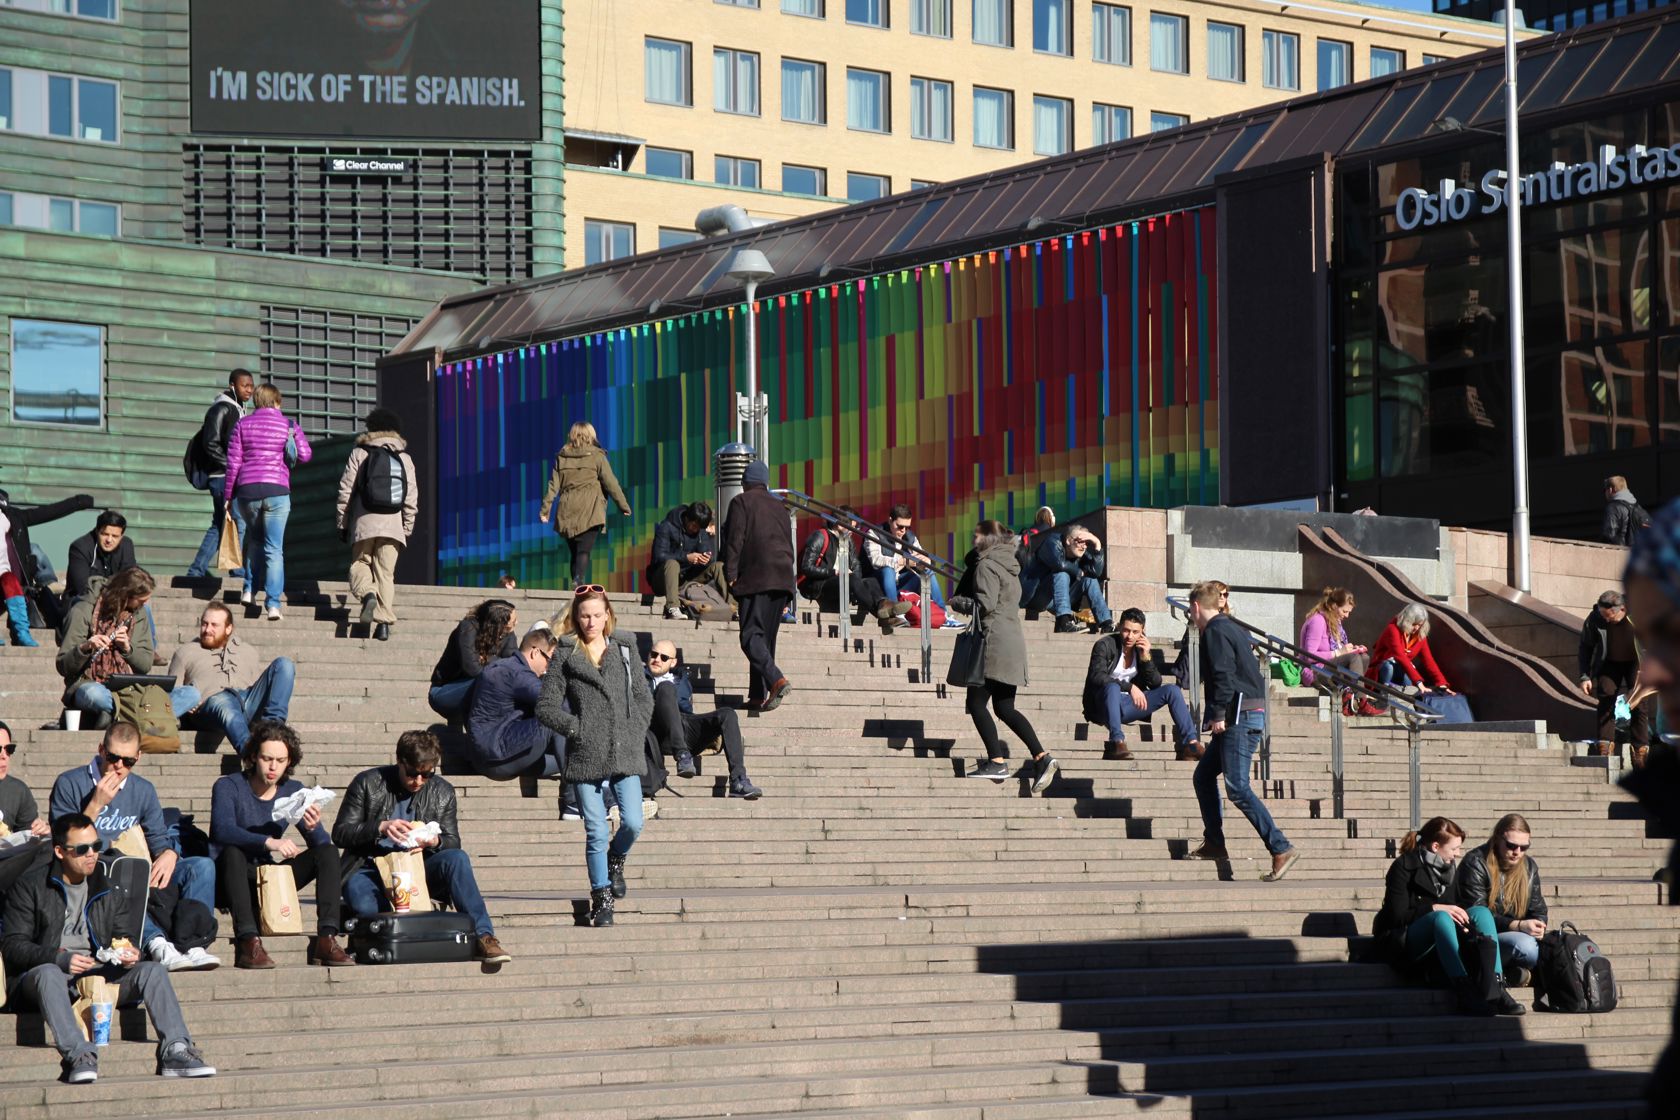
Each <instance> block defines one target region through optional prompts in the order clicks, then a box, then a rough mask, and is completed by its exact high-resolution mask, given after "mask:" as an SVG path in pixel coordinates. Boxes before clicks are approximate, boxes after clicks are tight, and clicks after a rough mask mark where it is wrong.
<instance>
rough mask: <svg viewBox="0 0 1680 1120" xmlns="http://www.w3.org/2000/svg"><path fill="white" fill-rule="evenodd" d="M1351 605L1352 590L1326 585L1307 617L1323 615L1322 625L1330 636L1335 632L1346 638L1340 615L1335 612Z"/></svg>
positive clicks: (1333, 635)
mask: <svg viewBox="0 0 1680 1120" xmlns="http://www.w3.org/2000/svg"><path fill="white" fill-rule="evenodd" d="M1351 606H1353V592H1351V591H1349V590H1348V589H1347V588H1345V587H1326V588H1325V589H1324V594H1323V596H1322V597H1321V598H1320V599H1319V600H1318V606H1316V607H1314V608H1313V609H1312V612H1311V613H1310V614H1309V615H1308V617H1309V618H1310V617H1311V616H1312V615H1313V614H1321V615H1323V616H1324V626H1325V629H1327V630H1328V631H1329V633H1330V636H1331V637H1332V638H1334V637H1335V636H1336V635H1337V634H1342V636H1343V637H1344V638H1346V634H1345V632H1344V631H1343V630H1342V618H1341V615H1339V614H1338V613H1336V612H1338V611H1340V610H1341V609H1342V608H1343V607H1351Z"/></svg>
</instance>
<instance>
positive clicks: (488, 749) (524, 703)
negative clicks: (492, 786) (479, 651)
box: [467, 629, 566, 779]
mask: <svg viewBox="0 0 1680 1120" xmlns="http://www.w3.org/2000/svg"><path fill="white" fill-rule="evenodd" d="M554 646H555V641H554V635H553V634H551V633H549V632H548V630H546V629H542V630H532V631H531V632H530V633H529V634H526V635H525V640H524V641H522V642H520V643H519V653H518V654H517V655H516V656H514V657H500V658H497V659H496V660H494V661H492V662H490V664H488V665H486V666H485V667H484V671H483V672H481V673H479V675H478V684H477V685H476V686H474V688H473V691H472V701H471V703H470V704H469V706H468V708H467V732H468V734H469V735H471V736H472V753H471V760H472V764H473V769H474V770H476V771H478V772H479V773H480V774H483V775H484V776H485V777H487V778H496V779H506V778H512V777H514V776H515V775H525V774H529V775H531V776H532V777H545V778H547V777H553V776H555V775H557V774H559V773H560V770H561V768H562V767H563V766H564V765H565V761H566V739H565V736H563V735H561V734H560V733H559V732H557V731H554V730H552V729H550V728H549V727H548V726H547V725H546V724H543V723H539V722H538V721H537V714H536V712H537V698H538V697H540V696H541V695H542V684H543V682H542V678H543V674H544V673H546V672H548V663H549V661H550V660H551V659H552V658H553V657H554Z"/></svg>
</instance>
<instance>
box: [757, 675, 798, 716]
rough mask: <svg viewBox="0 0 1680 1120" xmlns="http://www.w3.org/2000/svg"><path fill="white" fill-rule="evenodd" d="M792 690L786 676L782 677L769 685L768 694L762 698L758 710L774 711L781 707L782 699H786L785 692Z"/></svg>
mask: <svg viewBox="0 0 1680 1120" xmlns="http://www.w3.org/2000/svg"><path fill="white" fill-rule="evenodd" d="M792 691H793V686H792V685H791V684H789V683H788V679H787V678H786V677H782V678H781V679H780V680H778V681H777V682H776V683H775V684H773V685H771V686H770V695H769V696H766V697H765V698H764V705H763V707H762V708H761V709H760V710H761V711H765V712H773V711H775V710H776V709H777V708H779V707H781V705H782V701H783V700H786V699H787V694H788V693H790V692H792Z"/></svg>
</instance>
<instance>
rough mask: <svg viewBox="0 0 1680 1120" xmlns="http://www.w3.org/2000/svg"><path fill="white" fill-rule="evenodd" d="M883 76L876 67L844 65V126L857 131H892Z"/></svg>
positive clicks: (890, 114) (885, 82)
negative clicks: (861, 68) (859, 67)
mask: <svg viewBox="0 0 1680 1120" xmlns="http://www.w3.org/2000/svg"><path fill="white" fill-rule="evenodd" d="M887 98H888V93H887V76H886V75H885V74H883V73H882V72H881V71H879V70H854V69H852V68H851V67H849V66H848V67H847V68H846V127H847V128H852V129H856V130H858V131H859V132H890V131H892V112H891V109H892V107H891V106H890V105H888V104H887Z"/></svg>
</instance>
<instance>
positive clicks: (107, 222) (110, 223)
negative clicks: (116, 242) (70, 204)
mask: <svg viewBox="0 0 1680 1120" xmlns="http://www.w3.org/2000/svg"><path fill="white" fill-rule="evenodd" d="M121 228H122V212H121V211H120V210H118V209H117V208H116V207H115V206H112V205H110V204H109V203H105V202H77V203H76V232H77V233H86V234H91V235H93V236H94V237H115V236H117V233H118V232H119V231H120V230H121Z"/></svg>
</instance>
